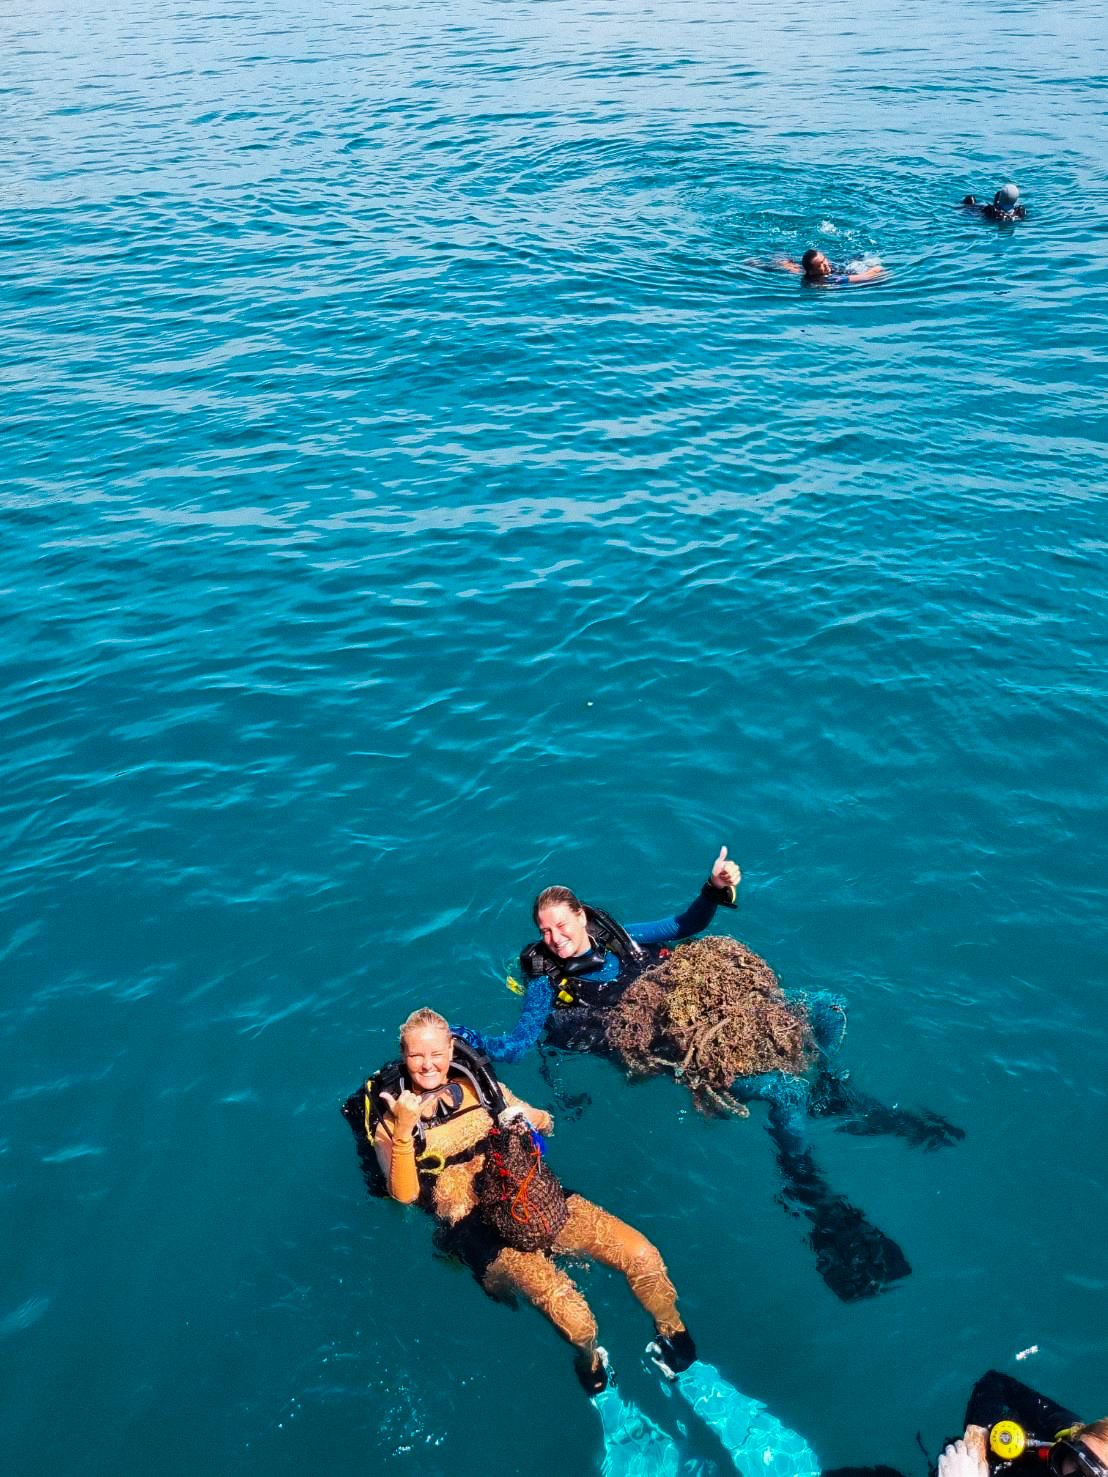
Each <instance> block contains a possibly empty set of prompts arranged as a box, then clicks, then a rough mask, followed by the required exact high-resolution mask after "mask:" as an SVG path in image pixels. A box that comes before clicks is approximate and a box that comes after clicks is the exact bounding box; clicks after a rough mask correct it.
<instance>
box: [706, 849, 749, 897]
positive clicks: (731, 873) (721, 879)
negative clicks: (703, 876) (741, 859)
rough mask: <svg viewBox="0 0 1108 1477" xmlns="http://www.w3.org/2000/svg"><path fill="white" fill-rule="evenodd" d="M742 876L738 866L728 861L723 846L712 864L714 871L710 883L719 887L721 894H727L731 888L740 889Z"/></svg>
mask: <svg viewBox="0 0 1108 1477" xmlns="http://www.w3.org/2000/svg"><path fill="white" fill-rule="evenodd" d="M742 875H743V874H742V873H741V872H740V871H739V868H738V864H737V863H736V862H729V861H728V860H727V848H726V846H721V847H720V849H719V856H717V857H716V859H715V861H714V862H713V863H712V870H711V874H710V875H709V877H708V881H709V882H710V883H711V884H712V886H713V887H718V888H719V890H720V892H727V891H729V890H730V889H731V888H735V887H738V885H739V883H740V882H741V881H742Z"/></svg>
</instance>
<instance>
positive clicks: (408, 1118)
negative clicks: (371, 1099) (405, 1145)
mask: <svg viewBox="0 0 1108 1477" xmlns="http://www.w3.org/2000/svg"><path fill="white" fill-rule="evenodd" d="M381 1101H382V1102H383V1103H384V1104H385V1106H386V1107H387V1108H388V1110H389V1112H390V1113H391V1114H392V1116H393V1125H394V1127H393V1137H394V1138H401V1139H410V1138H411V1136H412V1134H413V1132H414V1131H415V1126H416V1124H417V1123H418V1122H419V1120H420V1118H421V1117H422V1116H423V1103H422V1101H421V1099H420V1098H418V1097H417V1096H416V1094H415V1093H414V1092H402V1093H401V1094H400V1096H399V1097H396V1098H394V1097H393V1095H392V1093H391V1092H383V1093H382V1094H381Z"/></svg>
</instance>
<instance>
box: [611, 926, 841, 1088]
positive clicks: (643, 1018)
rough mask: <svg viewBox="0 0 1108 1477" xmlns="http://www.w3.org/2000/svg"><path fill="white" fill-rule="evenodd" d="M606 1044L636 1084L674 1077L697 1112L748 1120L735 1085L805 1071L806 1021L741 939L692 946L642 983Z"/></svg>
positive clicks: (626, 998)
mask: <svg viewBox="0 0 1108 1477" xmlns="http://www.w3.org/2000/svg"><path fill="white" fill-rule="evenodd" d="M606 1014H607V1022H606V1033H607V1039H608V1045H609V1047H610V1048H611V1049H612V1051H613V1052H614V1053H615V1055H616V1056H617V1057H618V1058H619V1059H620V1060H621V1061H622V1062H623V1063H624V1065H625V1066H626V1067H627V1069H628V1071H629V1072H630V1073H631V1074H632V1076H653V1075H655V1074H656V1073H658V1072H669V1073H672V1075H673V1076H674V1077H676V1078H678V1079H679V1080H680V1081H682V1082H684V1083H686V1084H687V1086H688V1087H689V1088H690V1089H691V1091H692V1093H693V1096H694V1098H695V1100H696V1102H697V1105H698V1106H699V1107H701V1108H704V1109H707V1110H709V1111H710V1110H711V1109H715V1110H717V1111H723V1112H727V1113H734V1114H741V1115H745V1113H746V1108H745V1107H744V1106H743V1104H742V1103H741V1102H739V1101H738V1100H737V1099H736V1098H735V1097H734V1096H733V1094H732V1093H731V1092H730V1090H729V1089H730V1087H731V1084H732V1083H733V1082H734V1081H735V1079H736V1078H738V1077H753V1076H756V1075H757V1074H758V1073H761V1072H803V1071H805V1070H806V1068H807V1067H808V1065H809V1063H810V1061H811V1059H812V1054H813V1050H814V1047H813V1042H812V1033H811V1028H810V1026H809V1024H808V1017H807V1013H806V1012H805V1010H804V1007H803V1005H801V1004H800V1003H799V1002H798V1001H791V1000H789V999H788V998H787V997H786V995H785V993H784V991H783V990H782V989H781V986H780V984H779V983H778V980H777V976H776V975H775V974H774V972H773V970H772V969H770V967H769V965H768V964H767V963H766V961H765V960H764V959H762V958H760V957H759V955H757V954H755V953H754V952H753V951H752V950H750V949H748V948H747V947H746V945H745V944H742V943H740V942H739V940H738V939H733V938H726V937H722V936H714V935H713V936H710V937H708V938H703V939H694V940H693V941H692V942H691V943H687V944H682V945H681V947H680V948H678V949H675V950H674V952H673V953H672V954H671V955H669V956H668V957H667V958H665V959H662V960H661V961H660V963H658V964H656V965H654V966H653V967H652V968H651V969H648V970H646V971H645V972H644V973H643V974H641V975H640V976H639V978H638V979H637V980H635V982H634V983H633V984H632V985H630V986H629V987H628V989H627V990H626V991H625V992H624V995H623V997H622V999H621V1000H620V1001H619V1002H618V1003H617V1004H616V1005H615V1006H613V1007H612V1008H611V1009H610V1010H609V1011H608V1012H607V1013H606Z"/></svg>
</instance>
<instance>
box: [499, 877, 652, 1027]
mask: <svg viewBox="0 0 1108 1477" xmlns="http://www.w3.org/2000/svg"><path fill="white" fill-rule="evenodd" d="M581 906H582V907H583V908H584V910H585V919H586V922H587V923H588V930H589V941H590V943H592V945H593V947H592V948H591V949H589V950H588V951H587V952H586V953H584V954H578V955H576V956H575V957H574V958H573V959H559V958H558V956H557V954H555V953H553V952H552V951H551V950H550V949H548V948H547V947H546V945H545V944H544V943H543V942H542V941H541V940H540V939H536V940H535V942H534V943H531V944H528V945H527V947H526V948H525V949H524V950H523V952H522V953H521V954H520V956H519V967H520V970H521V971H522V973H523V974H524V975H525V976H526V978H527V979H532V980H533V979H537V978H538V976H539V975H541V974H544V975H546V977H547V978H548V979H549V980H550V982H551V984H552V985H553V986H554V1004H555V1006H557V1007H558V1008H559V1009H563V1010H564V1009H567V1008H568V1007H569V1006H571V1005H614V1004H615V1002H616V1001H617V1000H618V999H619V997H620V995H622V994H623V992H624V990H625V989H626V988H627V986H628V985H629V984H631V982H632V981H633V980H636V979H637V978H638V977H639V975H640V974H642V972H643V970H644V969H649V968H650V966H651V965H652V964H657V962H658V960H659V958H661V957H663V955H664V954H665V953H668V950H662V949H660V948H658V947H657V946H656V945H650V946H648V945H645V944H640V943H637V942H636V941H635V940H634V939H633V938H632V937H631V935H630V934H629V933H628V932H627V930H626V929H625V928H624V926H623V924H622V923H617V922H616V920H615V919H614V918H613V917H612V916H611V914H610V913H605V912H603V911H602V910H601V909H600V908H593V907H590V906H589V904H588V903H582V905H581ZM605 954H614V955H615V956H616V958H617V959H618V960H619V974H618V975H617V977H616V978H615V979H614V980H610V981H604V980H586V979H582V978H581V976H582V975H586V974H592V973H593V972H594V971H596V970H598V969H600V968H601V967H602V966H603V963H604V955H605Z"/></svg>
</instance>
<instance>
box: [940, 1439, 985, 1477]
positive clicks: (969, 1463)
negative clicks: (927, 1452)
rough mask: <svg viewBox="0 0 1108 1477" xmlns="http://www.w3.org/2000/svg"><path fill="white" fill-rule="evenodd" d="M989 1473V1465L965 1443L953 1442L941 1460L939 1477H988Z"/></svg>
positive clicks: (974, 1443)
mask: <svg viewBox="0 0 1108 1477" xmlns="http://www.w3.org/2000/svg"><path fill="white" fill-rule="evenodd" d="M972 1444H973V1446H974V1447H976V1445H977V1443H976V1442H973V1443H972ZM988 1473H989V1467H988V1463H987V1462H986V1461H985V1460H984V1459H983V1458H982V1457H980V1456H978V1454H977V1452H976V1450H971V1447H970V1445H969V1444H967V1442H965V1441H952V1442H951V1443H950V1445H949V1446H948V1447H947V1448H946V1449H945V1451H944V1452H943V1454H942V1456H941V1457H940V1458H939V1466H938V1477H988Z"/></svg>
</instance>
